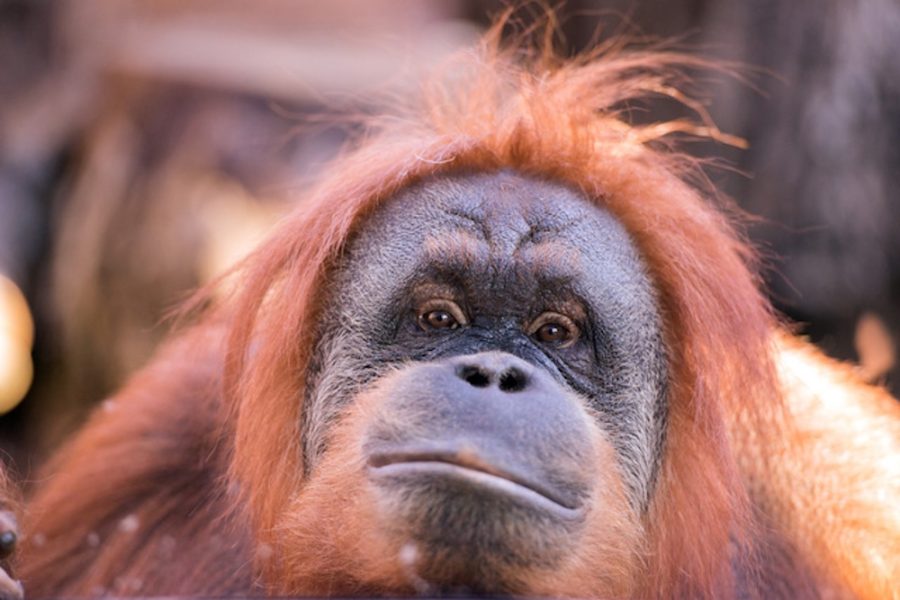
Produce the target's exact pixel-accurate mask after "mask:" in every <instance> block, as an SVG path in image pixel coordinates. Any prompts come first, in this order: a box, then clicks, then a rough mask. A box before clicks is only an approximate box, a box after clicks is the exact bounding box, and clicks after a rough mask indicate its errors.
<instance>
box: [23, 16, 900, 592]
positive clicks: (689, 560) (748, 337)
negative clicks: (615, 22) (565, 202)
mask: <svg viewBox="0 0 900 600" xmlns="http://www.w3.org/2000/svg"><path fill="white" fill-rule="evenodd" d="M500 28H501V27H500V26H497V27H496V28H495V29H494V30H493V31H492V32H491V33H490V34H489V35H488V36H487V38H486V39H485V41H484V42H483V44H482V45H481V46H480V47H479V48H477V49H476V50H474V51H472V52H470V53H468V54H466V55H465V56H463V57H461V58H460V59H459V60H458V61H456V62H454V63H452V64H450V65H448V66H447V67H446V68H445V70H444V71H443V72H442V73H441V74H439V76H437V77H436V78H435V79H433V80H432V81H431V82H430V84H429V85H428V86H427V88H426V91H425V100H424V103H423V107H422V108H420V109H419V110H418V111H417V112H415V113H412V112H407V113H405V114H404V115H403V117H402V118H395V119H389V120H385V121H384V122H383V123H382V124H381V127H380V128H376V129H374V130H373V133H372V134H371V136H370V138H369V139H368V140H367V141H366V142H364V143H363V144H362V145H361V146H360V147H359V148H358V149H356V150H355V151H353V152H352V153H351V154H349V155H347V156H345V157H343V158H341V159H340V160H339V161H338V162H337V163H336V164H335V166H334V167H333V168H332V169H331V171H330V172H329V173H327V174H326V175H325V176H324V178H323V180H322V182H321V184H320V185H319V187H318V188H317V189H316V190H315V191H314V192H313V193H312V194H311V195H310V197H308V198H306V199H304V200H303V201H302V202H300V203H298V209H297V211H296V212H295V213H294V214H293V215H292V216H291V217H290V218H289V219H287V220H286V221H285V222H284V223H283V224H282V225H281V227H280V228H279V229H278V230H277V231H275V232H274V234H273V235H272V236H271V237H270V238H269V240H268V241H267V242H265V243H264V244H263V245H262V246H261V247H260V248H259V249H258V250H257V251H256V252H255V253H254V254H253V255H252V256H251V257H250V258H249V259H247V260H246V262H245V263H244V264H243V265H242V266H241V267H240V269H239V270H238V271H237V272H236V273H235V276H236V277H238V278H239V279H240V286H239V287H240V291H239V292H238V293H237V295H236V296H235V297H233V298H232V299H231V300H229V301H227V302H226V303H225V304H224V305H223V306H220V307H219V308H218V309H217V310H216V311H214V313H213V315H212V316H211V317H209V319H208V323H206V324H202V325H200V326H199V327H198V328H196V329H195V330H193V331H191V332H188V333H187V334H184V336H183V339H182V340H181V341H178V342H175V343H174V344H171V345H170V346H169V348H168V349H167V350H164V351H163V353H162V355H161V356H160V358H158V359H157V361H156V362H155V363H154V364H153V365H151V366H150V367H148V368H147V369H146V370H145V371H144V372H142V373H141V374H139V375H137V376H136V377H135V378H134V379H133V380H132V382H131V383H130V384H129V385H128V386H127V387H126V389H125V390H124V391H123V392H122V393H121V394H120V395H119V396H117V397H116V398H115V399H114V400H112V401H111V402H112V404H109V405H108V406H107V408H101V409H100V410H99V411H98V413H97V414H96V415H95V416H94V418H93V419H92V420H91V422H90V423H89V424H88V425H87V427H86V428H85V429H84V430H83V431H82V432H81V433H80V434H79V435H78V436H77V437H76V438H75V440H74V441H73V442H72V443H70V444H69V445H68V446H67V447H66V448H64V449H63V450H62V451H61V453H60V454H59V455H58V456H57V458H56V460H55V461H54V464H53V465H52V466H51V468H50V472H54V473H56V474H55V475H54V476H53V477H48V478H47V479H45V480H43V481H42V484H41V485H39V486H38V491H37V493H36V496H35V498H34V499H32V501H31V504H30V508H29V517H28V519H27V521H26V527H27V531H28V532H29V539H28V543H27V544H26V548H25V552H24V555H23V558H22V574H23V578H24V581H25V585H26V587H27V588H28V589H29V590H30V591H31V593H32V596H33V597H41V596H49V595H56V596H63V595H66V596H68V595H82V594H97V593H101V592H105V591H113V592H115V593H117V594H128V593H144V594H147V593H152V594H158V595H165V594H182V593H194V594H205V595H219V594H228V593H242V594H247V593H258V592H260V591H263V590H264V591H269V592H278V593H290V594H322V595H326V594H329V593H332V592H348V591H354V590H346V589H342V588H340V587H339V586H338V587H336V588H332V587H329V586H330V583H329V582H331V581H334V579H333V577H334V576H333V573H335V572H339V571H340V572H344V571H347V570H353V569H355V568H359V569H369V570H374V572H375V573H376V574H378V575H379V577H380V578H381V581H382V582H383V583H384V585H383V589H382V590H380V591H384V590H395V591H397V592H409V591H415V590H414V588H415V586H414V585H413V584H412V583H411V582H409V581H408V580H404V579H403V573H402V572H398V571H397V570H396V569H397V565H379V564H378V563H377V562H368V563H366V564H356V563H352V562H351V560H352V559H351V558H350V557H351V556H373V551H376V552H377V551H378V549H365V548H363V549H357V546H359V545H360V544H362V545H365V543H366V540H365V539H356V540H351V539H335V540H319V539H311V540H306V539H299V538H298V535H299V534H297V533H296V532H297V531H300V529H298V526H297V525H296V524H297V523H303V522H307V521H309V520H315V519H316V518H317V516H318V515H319V514H320V513H319V512H317V511H316V510H315V509H314V507H317V506H320V505H321V504H328V503H329V500H330V499H329V491H330V488H329V482H331V481H340V482H342V483H341V485H342V486H348V485H349V486H351V487H352V485H351V484H352V482H348V481H347V476H346V475H345V474H343V473H342V472H341V470H340V469H339V468H338V467H337V466H335V467H333V468H332V469H331V470H329V471H328V473H329V474H328V479H326V480H322V481H320V483H319V485H318V488H316V489H309V486H305V485H304V483H305V482H304V465H303V464H302V455H303V452H302V440H301V439H299V436H298V435H297V432H298V427H299V424H300V423H301V411H302V410H303V407H302V406H301V403H300V402H299V401H298V399H299V398H302V397H303V395H304V394H303V388H304V385H305V374H306V372H307V366H308V364H309V362H310V360H311V351H312V348H313V347H314V343H315V340H314V339H312V336H313V333H312V332H313V331H314V330H315V323H316V319H317V315H319V314H320V313H321V311H322V309H323V302H325V301H326V300H327V298H325V297H324V296H323V293H322V290H325V289H326V288H327V285H326V282H327V281H328V280H329V277H330V276H331V269H332V268H333V265H334V264H335V261H336V259H337V257H338V256H339V255H340V253H341V252H342V249H343V248H344V246H345V243H346V240H347V239H348V238H349V237H351V236H352V235H353V233H354V231H355V230H356V229H357V228H358V227H359V225H360V223H362V222H364V221H365V219H366V217H367V215H368V214H369V213H370V212H371V211H372V210H373V209H374V208H375V207H376V206H378V205H379V203H381V202H383V201H385V200H386V199H387V198H390V197H392V196H393V195H395V194H397V193H398V191H400V190H402V189H404V188H405V187H407V186H409V185H410V184H412V183H414V182H417V181H421V180H423V179H426V178H428V177H430V176H433V175H435V174H446V173H456V172H472V171H476V172H493V171H496V170H499V169H512V170H515V171H518V172H521V173H523V174H527V175H532V176H536V177H540V178H544V179H549V180H554V181H559V182H563V183H566V184H568V185H571V186H574V187H575V188H576V189H578V190H580V191H581V192H583V194H584V195H585V196H586V197H588V198H590V199H592V200H593V201H595V202H596V203H597V204H598V205H601V206H603V207H605V208H606V209H607V210H609V211H610V212H612V213H613V214H614V215H615V216H616V217H617V218H618V219H619V220H620V221H621V223H622V224H623V225H624V226H625V227H626V229H627V230H628V231H629V233H630V234H631V236H632V238H633V239H634V241H635V243H636V245H637V247H638V248H639V251H640V253H641V254H642V256H643V259H644V261H645V263H646V265H647V269H648V270H649V272H650V273H651V276H652V278H653V280H654V281H655V282H656V286H657V288H658V292H659V299H660V303H661V306H662V310H663V315H664V319H665V321H666V329H665V336H666V340H665V341H666V346H667V353H668V357H669V361H670V365H669V369H670V379H671V382H672V383H671V386H670V397H669V400H668V402H669V426H668V432H667V437H666V440H665V455H664V459H663V463H662V466H661V470H660V473H659V478H658V482H657V485H656V489H655V493H654V497H653V499H652V500H651V503H650V506H649V508H648V510H647V511H646V514H645V515H644V516H643V522H642V523H640V524H638V526H633V525H629V524H628V523H622V524H621V527H618V526H617V527H618V528H617V531H621V532H622V535H623V539H621V540H619V541H620V542H622V541H624V542H625V543H626V546H628V545H631V544H633V547H632V548H631V549H630V551H637V552H639V554H640V560H639V561H638V563H637V564H638V565H639V567H638V568H637V571H636V572H633V571H632V570H631V567H628V568H626V569H625V571H626V572H624V573H623V574H622V580H621V581H618V582H606V583H603V582H600V583H599V584H598V583H597V582H593V581H588V580H572V579H571V578H569V580H568V581H566V582H565V585H563V583H561V582H559V581H557V580H555V579H553V578H552V577H551V576H550V575H548V579H547V580H546V581H538V582H534V589H535V590H536V591H540V592H546V593H554V594H555V593H559V594H571V595H579V596H589V595H592V594H595V593H597V592H596V590H597V589H601V590H602V591H605V592H607V593H612V594H615V595H621V596H632V597H668V598H685V597H725V596H730V595H733V594H735V593H736V587H735V586H736V584H739V585H741V586H742V587H751V588H752V587H755V584H756V580H757V579H758V578H759V577H762V576H765V575H766V574H767V573H769V571H772V569H768V568H764V567H767V565H765V564H760V562H762V563H764V562H765V559H766V557H767V556H771V553H770V552H769V550H770V546H768V545H766V543H764V542H763V541H764V540H766V539H768V537H769V536H768V535H767V534H768V532H770V531H772V532H775V534H774V537H776V538H777V539H778V540H779V543H781V544H782V546H783V547H784V548H787V552H789V553H790V555H791V556H793V557H796V563H797V564H798V565H801V566H798V567H797V568H796V569H793V570H789V571H788V572H786V573H780V572H779V573H777V576H778V577H779V578H780V580H783V581H786V584H785V585H786V586H787V588H786V589H800V587H799V584H797V585H793V584H792V581H793V580H794V579H796V580H797V581H800V580H801V579H802V580H803V581H812V582H813V584H811V585H812V589H816V590H817V591H818V592H821V591H822V590H823V589H826V588H827V589H832V590H837V591H838V592H839V593H847V594H854V595H857V596H859V597H863V598H885V597H889V595H890V593H891V592H892V589H891V586H892V585H895V584H896V581H897V576H898V573H900V549H898V540H900V520H898V512H897V508H896V506H897V502H898V499H900V476H898V466H897V465H898V460H897V457H898V456H900V434H898V428H900V425H898V423H900V414H898V412H900V411H898V407H897V405H896V404H895V403H892V401H891V400H890V399H889V398H888V397H887V396H886V395H885V394H884V392H882V391H880V390H877V389H874V388H869V387H865V386H863V385H861V384H859V383H857V382H856V381H855V379H854V376H853V374H852V372H850V370H849V369H844V368H840V367H837V366H835V365H834V364H831V363H830V362H829V361H827V360H826V359H824V358H823V357H821V356H819V355H816V354H814V353H813V352H812V351H811V350H809V349H808V348H806V347H805V346H804V345H803V343H802V342H799V341H795V340H791V339H789V338H787V337H786V336H785V335H784V334H782V333H780V332H781V329H780V326H779V325H778V323H777V322H776V319H775V318H774V317H773V315H772V313H771V310H770V307H769V305H768V304H767V302H766V300H765V299H764V297H763V295H762V294H761V292H760V291H759V288H758V283H759V281H758V278H757V277H756V275H755V274H754V267H753V264H752V263H753V255H752V252H751V251H750V250H749V249H748V246H747V245H746V243H745V242H744V241H743V240H742V239H741V237H740V235H738V234H737V233H736V230H735V229H734V228H733V227H732V226H731V224H730V223H729V221H728V219H727V218H726V217H725V216H724V215H723V212H721V211H719V210H717V209H716V208H715V207H714V206H713V204H712V203H711V202H709V201H707V200H705V199H704V198H703V197H702V196H701V194H700V193H699V192H698V191H697V190H696V189H694V188H693V187H691V186H690V185H689V184H688V183H686V182H685V180H684V179H683V177H682V176H683V175H684V174H685V170H684V167H685V165H686V164H689V161H687V160H686V159H685V158H684V157H683V156H679V155H676V154H673V153H670V152H664V151H661V150H659V149H658V146H657V145H655V144H653V143H652V142H653V141H654V140H657V139H658V138H659V137H660V136H661V135H663V134H666V133H668V132H671V131H672V130H684V129H686V128H688V126H686V125H685V124H684V123H680V122H678V123H674V124H663V125H654V126H644V127H638V126H629V125H627V124H626V123H625V122H624V121H623V119H622V118H621V116H620V114H619V113H618V112H617V108H618V107H621V106H623V105H624V104H625V103H627V102H629V101H632V100H636V99H640V98H642V97H645V96H648V95H656V94H665V95H669V96H673V97H676V98H679V97H680V94H678V93H677V92H675V91H674V87H673V83H674V82H675V81H676V79H673V78H674V77H675V76H674V75H673V73H674V72H675V69H676V68H677V67H679V66H691V63H692V61H691V60H690V59H686V58H685V57H683V56H678V55H673V54H667V53H659V52H656V53H654V52H626V51H622V50H621V49H620V48H618V47H607V48H604V49H603V50H602V51H601V52H598V53H596V54H593V55H591V56H587V57H582V58H576V59H572V60H568V61H560V60H557V59H556V58H554V57H553V56H552V55H551V54H550V53H549V52H529V51H526V50H524V49H523V48H521V47H514V48H511V49H502V48H501V46H500V44H499V42H498V40H499V31H500ZM692 131H693V132H694V133H701V134H702V133H713V134H714V133H715V132H714V131H713V130H710V129H709V127H708V126H704V127H695V128H693V130H692ZM222 332H224V333H222ZM826 382H827V384H826ZM363 400H364V399H363ZM363 400H360V402H361V403H362V404H359V403H358V404H357V408H356V409H354V411H353V412H352V413H351V414H349V415H347V417H346V419H345V420H344V421H343V422H342V424H341V425H340V426H339V427H338V428H337V429H336V430H335V431H334V433H333V434H334V435H335V436H338V437H342V438H344V439H346V440H347V443H348V444H351V443H352V440H353V431H354V423H355V422H356V421H355V419H358V418H360V415H361V414H363V413H364V402H363ZM327 460H328V459H326V461H327ZM331 460H333V461H334V462H335V463H337V462H339V461H338V457H331ZM335 485H336V484H335ZM346 489H349V488H346ZM620 492H621V490H619V491H616V490H615V489H613V490H611V491H610V493H611V494H613V495H616V494H618V493H620ZM615 503H616V501H615V500H613V501H612V504H615ZM345 509H346V507H341V506H338V507H333V509H332V511H331V512H329V513H328V515H330V516H329V518H338V517H340V518H341V519H343V520H344V522H343V526H344V528H345V530H346V531H347V532H348V533H349V532H354V531H365V528H366V526H367V525H368V523H367V520H366V519H367V517H366V511H365V510H364V509H362V508H359V507H356V509H353V507H350V508H349V509H346V510H345ZM132 517H133V518H132ZM291 523H293V524H294V525H295V526H294V527H290V526H289V525H290V524H291ZM286 531H288V532H293V533H289V534H288V533H285V532H286ZM635 531H640V536H637V537H641V539H640V540H636V539H634V537H635V533H634V532H635ZM629 532H631V533H629ZM300 537H302V536H300ZM761 540H763V541H761ZM604 543H605V542H604ZM354 544H355V545H356V546H354ZM602 547H604V546H603V544H599V545H598V548H602ZM304 552H305V553H306V556H307V557H308V558H309V560H310V561H316V562H304V561H303V560H302V558H303V556H304V554H303V553H304ZM619 552H620V550H618V549H614V551H611V552H606V553H604V552H600V558H598V560H615V557H616V555H617V553H619ZM760 557H762V560H761V561H758V560H757V559H760ZM775 571H777V568H776V569H775ZM735 573H737V574H738V577H737V579H736V578H735ZM401 582H403V583H401ZM554 582H555V583H554ZM595 584H596V586H598V587H595ZM792 585H793V587H791V586H792ZM355 591H366V590H355ZM370 591H371V590H370ZM376 591H377V590H376Z"/></svg>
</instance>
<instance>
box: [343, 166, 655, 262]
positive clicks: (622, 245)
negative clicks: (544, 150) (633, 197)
mask: <svg viewBox="0 0 900 600" xmlns="http://www.w3.org/2000/svg"><path fill="white" fill-rule="evenodd" d="M448 232H455V233H457V234H458V233H459V232H464V233H465V234H466V236H465V238H464V239H463V238H460V236H459V235H455V236H453V237H451V239H456V240H457V241H459V242H460V243H461V244H462V245H465V239H469V240H471V241H474V242H476V243H477V244H479V245H481V246H485V247H487V248H488V249H489V251H490V254H491V255H492V256H493V257H494V258H504V257H513V256H516V255H517V254H519V253H522V252H527V251H528V250H530V249H531V248H533V247H536V246H547V245H550V246H553V247H555V249H556V250H557V251H559V252H557V254H559V255H562V254H566V252H564V250H565V249H567V248H568V249H570V250H573V251H577V253H578V255H579V256H580V257H581V259H582V260H583V261H587V262H588V263H590V262H591V261H594V260H602V262H604V263H607V264H611V265H615V264H618V265H620V266H622V267H627V266H634V263H635V262H636V261H637V258H638V257H637V252H636V249H635V247H634V245H633V243H632V242H631V240H630V238H629V236H628V234H627V232H626V231H625V229H624V228H623V227H622V225H621V224H620V223H619V222H618V221H617V220H616V219H615V217H613V215H611V214H610V213H609V212H608V211H606V210H605V209H604V208H602V207H600V206H597V205H596V204H594V203H592V202H591V201H590V200H588V199H587V198H585V197H584V196H583V194H581V193H580V192H578V191H576V190H574V189H573V188H570V187H568V186H565V185H563V184H560V183H555V182H550V181H543V180H539V179H536V178H533V177H527V176H523V175H520V174H517V173H514V172H509V171H505V172H499V173H490V174H470V175H455V176H445V177H440V178H434V179H431V180H427V181H425V182H422V183H419V184H417V185H414V186H412V187H410V188H408V189H406V190H404V191H403V192H401V193H399V194H398V195H397V196H395V197H394V198H391V199H388V200H387V201H386V202H385V203H384V204H383V205H382V206H380V207H379V208H378V209H377V210H376V212H375V214H374V215H373V216H372V218H371V219H370V220H369V221H368V222H367V223H366V224H365V226H364V230H363V231H362V232H360V234H361V237H362V238H363V240H362V245H364V246H367V247H368V248H370V249H371V248H372V247H373V246H375V245H381V246H382V247H383V248H385V249H387V247H390V246H400V247H401V248H403V249H405V250H407V251H409V252H412V251H413V248H412V246H413V245H414V244H419V245H423V246H425V247H432V248H433V249H434V244H430V245H429V243H428V242H429V241H430V240H437V239H440V238H441V236H442V235H443V234H445V233H448ZM442 249H443V246H442V245H440V244H438V245H437V248H436V251H437V252H438V253H440V251H441V250H442ZM569 254H571V253H569Z"/></svg>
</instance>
